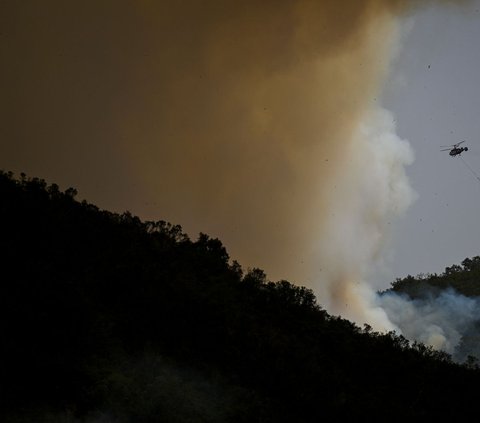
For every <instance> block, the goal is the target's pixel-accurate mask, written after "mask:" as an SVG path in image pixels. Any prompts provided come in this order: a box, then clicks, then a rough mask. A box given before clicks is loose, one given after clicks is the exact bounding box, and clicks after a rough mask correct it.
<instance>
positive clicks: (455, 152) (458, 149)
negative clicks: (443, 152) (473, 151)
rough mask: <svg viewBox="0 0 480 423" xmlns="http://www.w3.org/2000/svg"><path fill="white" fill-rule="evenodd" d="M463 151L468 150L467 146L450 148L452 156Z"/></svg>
mask: <svg viewBox="0 0 480 423" xmlns="http://www.w3.org/2000/svg"><path fill="white" fill-rule="evenodd" d="M464 151H468V147H460V148H459V147H455V148H452V149H451V150H450V153H448V154H450V156H452V157H454V156H459V155H460V154H462V153H463V152H464Z"/></svg>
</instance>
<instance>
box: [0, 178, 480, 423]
mask: <svg viewBox="0 0 480 423" xmlns="http://www.w3.org/2000/svg"><path fill="white" fill-rule="evenodd" d="M75 194H76V192H75V190H74V189H68V190H67V191H65V192H61V191H60V190H59V188H58V186H56V185H54V184H53V185H47V184H46V182H45V181H43V180H41V179H37V178H33V179H31V178H27V177H26V176H25V175H22V177H21V179H20V180H16V179H15V178H14V177H13V175H12V174H10V173H5V172H2V173H0V231H1V232H0V233H1V234H2V236H1V237H0V257H1V263H0V264H1V268H2V274H3V277H2V279H1V289H2V295H1V297H0V301H1V307H0V333H1V334H2V347H1V349H0V373H1V375H2V377H1V378H0V405H1V409H0V420H2V421H11V422H23V421H25V422H27V421H36V422H42V421H45V422H51V421H62V422H63V421H68V422H70V421H72V422H74V421H75V422H78V421H108V422H129V421H135V422H151V423H155V422H165V421H168V422H190V421H191V422H196V421H211V422H217V421H218V422H223V421H232V422H242V421H244V422H291V421H298V422H317V421H320V420H322V419H332V418H335V419H337V420H340V419H343V420H345V419H347V420H348V419H353V418H365V419H366V418H369V419H382V420H385V419H388V420H397V419H404V418H418V417H427V418H433V417H440V416H441V417H444V418H445V417H455V418H457V419H458V418H459V417H461V415H462V414H464V415H468V413H471V412H473V411H474V407H475V405H476V402H475V399H476V390H475V389H474V388H476V387H477V386H478V384H479V383H480V374H479V371H478V370H476V369H472V368H468V366H459V365H457V364H454V363H452V362H451V360H450V358H449V356H447V355H446V354H443V353H440V352H436V351H433V350H432V349H431V348H427V347H425V346H424V345H422V344H414V345H412V346H409V343H408V342H407V341H406V340H405V339H404V338H402V337H398V336H396V335H395V334H393V333H389V334H385V335H381V334H378V333H374V332H372V331H371V330H370V328H368V327H366V328H364V329H360V328H358V327H357V326H355V325H354V324H352V323H351V322H348V321H346V320H343V319H341V318H338V317H332V316H329V315H328V314H327V313H326V312H325V311H324V310H323V309H322V308H321V307H320V306H319V305H318V304H317V303H316V299H315V297H314V295H313V293H312V291H310V290H308V289H306V288H303V287H298V286H295V285H293V284H291V283H289V282H287V281H280V282H277V283H272V282H269V281H268V280H267V279H266V276H265V274H264V272H262V271H261V270H260V269H250V270H249V271H248V272H246V273H244V272H243V271H242V269H241V267H240V265H239V264H238V263H236V262H235V261H233V262H232V261H230V258H229V256H228V254H227V252H226V250H225V248H224V247H223V245H222V244H221V242H220V241H219V240H218V239H211V238H210V237H208V236H207V235H205V234H200V236H199V237H198V239H197V240H195V241H192V240H190V239H189V238H188V237H187V236H186V235H185V234H184V233H182V230H181V228H180V227H179V226H175V225H171V224H169V223H166V222H163V221H158V222H142V221H141V220H140V219H138V218H137V217H135V216H132V215H131V214H130V213H124V214H121V215H119V214H114V213H110V212H107V211H102V210H99V209H98V208H97V207H95V206H93V205H91V204H88V203H86V202H82V203H80V202H77V201H76V200H75V198H74V197H75Z"/></svg>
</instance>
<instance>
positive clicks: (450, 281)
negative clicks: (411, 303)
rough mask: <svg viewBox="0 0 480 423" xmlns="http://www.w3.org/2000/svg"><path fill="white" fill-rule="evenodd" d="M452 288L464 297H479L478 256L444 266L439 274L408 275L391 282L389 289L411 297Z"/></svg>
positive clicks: (479, 273) (479, 259)
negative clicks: (460, 262) (459, 263)
mask: <svg viewBox="0 0 480 423" xmlns="http://www.w3.org/2000/svg"><path fill="white" fill-rule="evenodd" d="M448 288H452V289H454V290H455V291H457V292H459V293H460V294H462V295H465V296H466V297H480V256H476V257H473V258H466V259H465V260H463V261H462V264H461V265H458V264H454V265H452V266H450V267H447V268H445V271H444V272H443V273H441V274H440V275H438V274H436V273H432V274H420V275H417V276H416V277H414V276H411V275H408V276H407V277H405V278H401V279H397V280H396V281H395V282H393V283H392V288H391V290H392V291H394V292H399V293H400V292H401V293H405V294H408V295H409V296H410V297H411V298H418V297H422V296H424V295H425V294H435V293H437V292H439V291H441V290H444V289H448Z"/></svg>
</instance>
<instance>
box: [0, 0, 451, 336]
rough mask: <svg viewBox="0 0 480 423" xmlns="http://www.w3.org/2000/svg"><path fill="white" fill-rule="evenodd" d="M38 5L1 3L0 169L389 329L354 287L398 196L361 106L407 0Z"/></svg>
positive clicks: (405, 152) (385, 131) (396, 181)
mask: <svg viewBox="0 0 480 423" xmlns="http://www.w3.org/2000/svg"><path fill="white" fill-rule="evenodd" d="M46 3H48V6H47V5H46V4H45V2H42V4H41V5H40V4H39V3H38V2H34V1H32V2H29V1H25V2H21V4H20V3H19V2H15V1H5V2H3V3H2V5H1V6H0V12H2V13H0V20H1V24H2V28H4V29H3V35H2V37H1V38H0V43H1V55H2V62H3V63H8V65H9V66H5V67H3V68H2V69H1V70H0V74H1V79H0V80H1V83H2V86H1V89H2V92H3V93H4V94H3V95H4V98H5V100H4V102H2V103H1V113H2V115H3V116H5V118H4V119H5V122H6V124H5V125H3V126H2V128H1V131H2V132H1V136H2V139H3V140H5V141H2V144H1V145H0V155H1V156H2V157H4V158H5V161H6V162H5V163H11V165H9V168H10V169H12V170H14V171H17V172H20V171H26V172H28V173H29V174H36V175H39V176H42V177H45V178H47V179H51V180H53V181H58V182H63V181H65V182H64V183H65V184H68V185H74V186H76V187H78V189H79V191H80V192H81V193H82V194H83V195H85V196H86V197H87V198H88V200H90V201H92V202H95V203H98V204H99V205H100V206H101V207H105V208H113V209H117V210H123V209H125V208H129V209H131V211H132V212H134V213H135V214H138V215H140V216H141V217H142V218H148V219H158V218H162V219H167V220H170V221H172V222H174V223H180V224H181V225H182V226H183V227H184V229H185V230H186V231H187V232H188V233H189V234H191V235H195V234H196V233H197V232H199V231H202V232H206V233H208V234H210V235H212V236H218V237H220V238H221V240H222V241H223V242H224V243H225V245H226V247H227V248H228V250H229V252H230V254H231V256H232V257H233V258H235V259H237V260H238V261H239V262H241V263H242V264H243V265H245V266H250V267H253V266H258V267H261V268H264V269H265V270H266V271H267V273H268V274H269V276H270V277H271V278H273V279H278V278H285V279H291V280H293V281H295V282H297V283H299V284H305V285H307V286H310V287H312V288H314V289H315V292H316V293H317V295H318V297H319V302H320V303H321V304H322V305H325V307H326V308H327V310H329V311H331V312H333V313H337V314H342V315H343V316H345V317H348V318H350V319H352V320H354V321H356V322H359V323H363V322H365V321H368V322H369V323H370V324H372V325H373V326H374V327H375V328H376V329H379V330H390V329H397V330H401V328H400V327H399V325H397V324H395V323H392V322H393V320H395V319H393V320H392V317H391V316H390V315H388V313H387V312H386V311H385V309H384V308H382V307H381V306H380V305H379V302H378V299H377V297H376V294H375V292H374V288H373V287H371V286H370V285H369V284H368V283H367V281H368V273H369V271H370V269H371V267H372V265H373V264H374V263H376V262H377V261H378V260H379V259H381V249H382V246H383V245H384V243H385V241H386V236H387V235H388V225H389V224H390V221H391V220H392V219H394V218H395V216H397V215H399V214H401V213H402V212H403V211H404V210H405V209H406V208H407V207H408V205H409V204H410V203H411V201H413V199H414V193H413V191H412V190H411V189H410V187H409V184H408V180H407V178H406V176H405V172H404V166H406V165H408V164H409V163H411V162H412V160H413V154H412V151H411V150H410V147H409V145H408V143H407V142H406V141H404V140H401V139H400V138H399V137H398V136H397V135H396V134H395V126H394V118H393V116H392V115H391V114H390V113H389V112H388V111H387V110H384V109H383V108H382V107H381V104H379V100H378V99H379V98H380V95H381V90H382V86H383V84H384V83H385V79H386V76H387V74H388V70H389V66H390V64H391V60H392V58H393V57H394V55H395V52H396V51H397V49H398V48H399V36H400V35H399V34H400V28H399V25H400V22H399V19H400V18H401V17H402V16H404V15H405V14H406V13H408V12H411V11H413V10H414V7H416V6H418V5H419V4H420V2H410V1H401V0H392V1H385V0H358V1H355V2H348V3H345V2H337V1H333V0H328V1H321V2H319V1H286V0H283V1H264V2H255V1H245V2H233V1H232V2H229V1H207V2H197V1H185V2H173V1H172V2H154V1H147V0H144V1H139V2H131V3H130V2H114V1H99V2H95V3H88V2H82V3H78V4H75V5H74V6H73V5H71V4H69V5H67V4H65V3H64V2H62V1H59V0H58V1H57V0H50V1H48V2H46ZM425 3H427V2H422V3H421V4H425ZM428 3H429V2H428ZM442 3H443V2H442ZM445 3H448V2H445ZM59 34H61V36H59ZM2 166H5V165H4V164H3V163H2ZM384 307H386V306H385V304H384Z"/></svg>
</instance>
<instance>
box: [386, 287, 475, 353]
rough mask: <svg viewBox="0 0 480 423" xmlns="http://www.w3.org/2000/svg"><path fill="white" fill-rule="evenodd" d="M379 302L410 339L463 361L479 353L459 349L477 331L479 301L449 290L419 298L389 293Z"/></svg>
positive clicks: (392, 320)
mask: <svg viewBox="0 0 480 423" xmlns="http://www.w3.org/2000/svg"><path fill="white" fill-rule="evenodd" d="M378 301H379V304H380V305H381V307H382V309H383V310H385V312H386V314H387V316H388V318H389V319H390V321H391V322H392V323H393V324H395V325H396V326H397V328H398V329H399V330H400V331H401V333H402V334H403V335H404V336H405V337H406V338H407V339H411V340H416V341H420V342H422V343H424V344H426V345H431V346H432V347H434V348H435V349H438V350H443V351H445V352H447V353H449V354H452V355H454V358H458V359H459V360H463V359H465V358H466V357H465V354H468V353H472V355H473V354H475V353H476V351H467V352H462V351H459V350H457V348H458V347H459V346H460V345H461V343H462V341H463V338H465V337H468V336H469V335H470V333H471V332H472V331H474V330H475V322H477V321H479V320H480V307H479V306H480V304H479V300H478V299H474V298H468V297H465V296H463V295H460V294H458V293H456V292H455V291H453V290H452V289H449V290H444V291H441V292H440V294H439V295H433V294H432V293H429V294H427V295H426V296H425V297H423V298H418V299H411V298H409V297H408V296H406V295H398V294H396V293H394V292H387V293H386V294H384V295H382V296H381V297H380V298H379V299H378ZM462 355H463V356H462Z"/></svg>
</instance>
